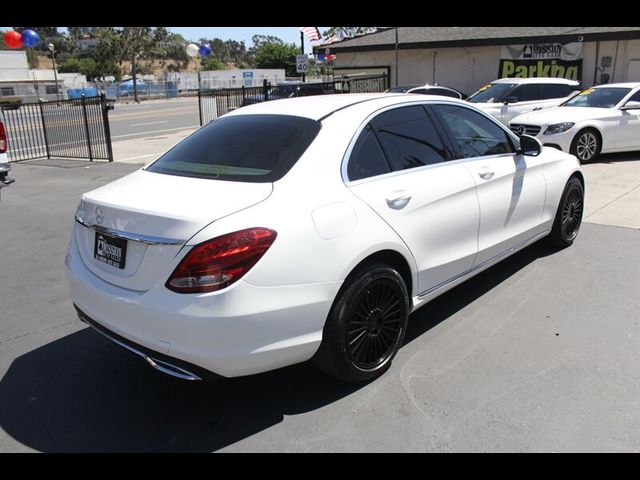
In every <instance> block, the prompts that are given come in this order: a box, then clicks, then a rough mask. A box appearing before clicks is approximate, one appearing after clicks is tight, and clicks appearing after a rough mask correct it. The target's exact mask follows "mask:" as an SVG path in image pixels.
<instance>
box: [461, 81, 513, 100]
mask: <svg viewBox="0 0 640 480" xmlns="http://www.w3.org/2000/svg"><path fill="white" fill-rule="evenodd" d="M513 87H515V84H513V83H489V84H487V85H485V86H484V87H481V88H480V89H479V90H478V91H477V92H475V93H472V94H471V95H469V98H467V101H468V102H472V103H484V102H487V103H494V102H501V101H502V100H504V99H505V97H507V96H509V95H511V90H512V89H513Z"/></svg>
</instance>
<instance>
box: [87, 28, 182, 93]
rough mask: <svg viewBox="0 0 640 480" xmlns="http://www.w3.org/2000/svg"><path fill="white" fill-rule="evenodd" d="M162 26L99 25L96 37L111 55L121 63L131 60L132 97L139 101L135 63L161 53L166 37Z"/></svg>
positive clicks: (165, 30) (166, 32)
mask: <svg viewBox="0 0 640 480" xmlns="http://www.w3.org/2000/svg"><path fill="white" fill-rule="evenodd" d="M168 33H169V32H168V31H167V29H166V28H164V27H155V28H154V27H99V28H96V38H97V39H98V41H99V42H100V43H104V45H105V49H107V50H108V51H109V52H110V54H111V55H112V57H113V58H114V59H115V60H116V61H117V62H120V63H121V64H122V62H123V61H125V60H130V61H131V77H132V78H133V98H134V101H135V102H136V103H140V99H139V98H138V85H137V77H136V75H137V64H138V61H139V60H141V59H144V58H149V57H151V56H153V55H161V54H162V53H163V45H164V43H165V41H166V39H167V37H168Z"/></svg>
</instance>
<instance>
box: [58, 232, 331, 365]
mask: <svg viewBox="0 0 640 480" xmlns="http://www.w3.org/2000/svg"><path fill="white" fill-rule="evenodd" d="M66 266H67V279H68V281H69V286H70V293H71V298H72V300H73V302H74V304H75V305H76V306H77V308H78V309H79V310H80V311H81V312H82V314H83V315H84V316H85V318H84V320H85V321H87V323H90V324H92V326H94V328H98V327H97V326H99V327H102V328H103V329H105V331H106V332H108V336H110V337H113V338H111V339H112V340H113V339H114V338H115V339H120V341H121V342H122V343H125V345H129V346H132V347H133V348H135V349H136V350H138V351H140V352H142V353H143V354H146V355H147V356H149V357H150V358H152V359H154V358H155V359H158V360H161V361H166V362H168V363H169V364H173V365H176V366H178V367H180V368H183V365H181V364H179V363H178V362H187V363H188V364H189V365H190V366H187V367H184V369H185V370H187V371H189V372H192V373H195V374H196V375H197V376H200V375H198V372H195V371H193V366H195V367H199V368H201V369H204V370H206V371H208V372H212V373H215V374H217V375H221V376H223V377H235V376H242V375H250V374H254V373H259V372H264V371H268V370H273V369H276V368H280V367H284V366H286V365H291V364H294V363H299V362H303V361H306V360H308V359H310V358H311V357H312V356H313V354H314V353H315V352H316V350H317V349H318V347H319V345H320V342H321V340H322V329H323V328H324V323H325V320H326V318H327V315H328V313H329V309H330V308H331V304H332V302H333V299H334V298H335V296H336V294H337V292H338V289H339V288H340V286H341V282H330V283H316V284H305V285H287V286H278V287H257V286H254V285H251V284H249V283H247V282H244V281H243V280H239V281H238V282H236V283H235V284H234V285H232V286H231V287H228V288H227V289H225V290H222V291H220V292H213V293H209V294H178V293H174V292H171V291H170V290H168V289H167V288H165V287H164V286H163V285H162V283H163V282H159V284H160V286H157V287H153V288H151V289H150V290H148V291H145V292H137V291H132V290H128V289H124V288H121V287H117V286H114V285H112V284H110V283H107V282H105V281H104V280H102V279H100V278H99V277H97V276H96V275H95V274H93V273H92V272H91V271H90V270H89V269H88V268H87V267H86V266H85V265H84V263H83V262H82V259H81V258H80V254H79V252H78V250H77V246H76V244H75V240H74V236H72V241H71V244H70V246H69V252H68V255H67V259H66ZM91 322H93V323H91ZM101 333H104V332H101ZM145 352H146V353H145ZM134 353H137V352H134ZM159 355H163V356H166V357H160V356H159ZM163 358H164V360H163ZM190 368H191V369H190ZM200 373H202V372H200Z"/></svg>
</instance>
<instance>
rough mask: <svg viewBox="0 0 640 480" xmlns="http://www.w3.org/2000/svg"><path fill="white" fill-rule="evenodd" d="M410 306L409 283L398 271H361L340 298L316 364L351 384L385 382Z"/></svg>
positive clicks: (381, 268) (386, 268) (366, 268)
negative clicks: (374, 381)
mask: <svg viewBox="0 0 640 480" xmlns="http://www.w3.org/2000/svg"><path fill="white" fill-rule="evenodd" d="M409 305H410V303H409V295H408V293H407V287H406V285H405V282H404V280H403V279H402V276H401V275H400V274H399V273H398V272H397V271H396V270H395V269H394V268H392V267H389V266H387V265H381V264H372V265H366V266H364V267H361V268H360V269H358V270H357V271H356V272H354V273H352V274H351V275H350V276H349V278H348V279H347V280H346V281H345V284H344V285H343V287H342V289H341V290H340V292H339V293H338V295H337V297H336V300H335V301H334V304H333V306H332V307H331V311H330V312H329V316H328V318H327V321H326V323H325V326H324V330H323V335H322V343H321V344H320V347H319V349H318V351H317V352H316V354H315V356H314V358H313V362H314V363H315V365H316V366H317V367H318V368H320V369H321V370H322V371H323V372H325V373H327V374H329V375H331V376H333V377H336V378H338V379H340V380H342V381H345V382H350V383H360V382H366V381H369V380H373V379H374V378H377V377H379V376H380V375H382V374H383V373H384V372H385V371H386V370H387V369H388V368H389V366H390V365H391V361H392V360H393V357H394V356H395V355H396V353H397V352H398V349H399V348H400V345H402V341H403V340H404V335H405V332H406V329H407V319H408V316H409V310H410V307H409Z"/></svg>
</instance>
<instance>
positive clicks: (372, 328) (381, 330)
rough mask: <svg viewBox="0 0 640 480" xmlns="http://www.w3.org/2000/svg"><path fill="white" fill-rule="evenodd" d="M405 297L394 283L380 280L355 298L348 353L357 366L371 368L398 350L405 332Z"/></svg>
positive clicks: (349, 325) (367, 369)
mask: <svg viewBox="0 0 640 480" xmlns="http://www.w3.org/2000/svg"><path fill="white" fill-rule="evenodd" d="M401 302H402V297H401V295H400V292H398V289H397V287H396V285H395V284H394V283H392V282H391V281H389V280H387V279H379V280H376V281H374V282H372V283H371V284H369V286H368V288H367V289H366V290H364V291H362V292H361V293H360V295H359V297H358V298H357V299H356V302H355V304H354V306H353V307H352V311H351V312H350V315H349V320H348V324H347V355H348V356H349V359H350V360H351V362H352V363H353V365H354V367H356V368H357V369H360V370H362V371H372V370H375V368H376V367H378V366H379V365H381V364H383V363H384V362H386V361H387V360H388V359H389V357H390V356H391V355H392V354H393V353H394V352H395V348H394V347H395V345H396V344H397V343H398V339H399V338H400V336H401V335H402V334H403V319H402V317H403V315H404V314H405V312H404V308H403V305H402V303H401Z"/></svg>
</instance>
